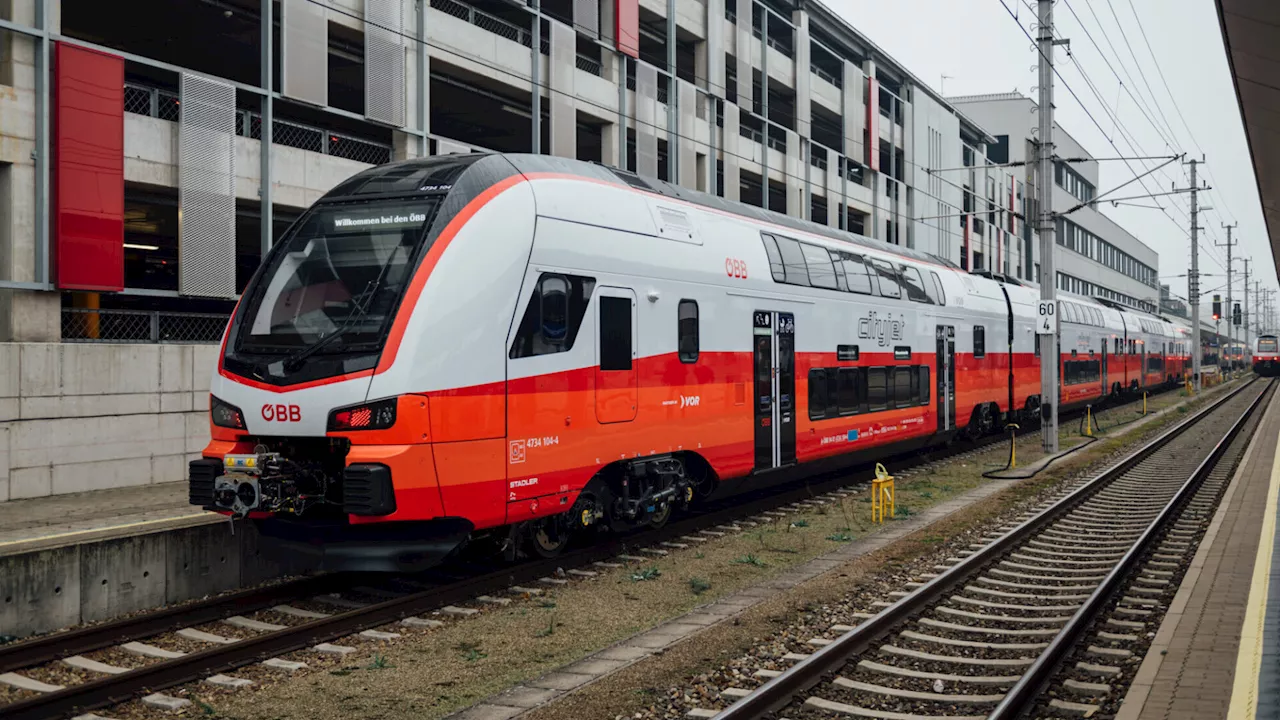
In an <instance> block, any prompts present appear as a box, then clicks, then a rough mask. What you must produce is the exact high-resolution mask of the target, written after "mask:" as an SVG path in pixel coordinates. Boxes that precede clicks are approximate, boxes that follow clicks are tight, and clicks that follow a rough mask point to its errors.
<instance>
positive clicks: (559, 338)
mask: <svg viewBox="0 0 1280 720" xmlns="http://www.w3.org/2000/svg"><path fill="white" fill-rule="evenodd" d="M595 284H596V280H595V278H589V277H582V276H580V275H560V274H558V273H543V274H542V276H541V277H539V278H538V284H537V285H536V286H535V287H534V289H533V294H532V295H531V296H530V297H529V304H528V306H526V307H525V311H524V318H523V319H521V320H520V329H519V330H518V331H517V332H516V339H515V342H513V343H512V344H511V352H510V354H509V355H508V357H510V358H511V359H512V360H514V359H516V358H523V357H533V356H535V355H551V354H553V353H560V352H565V351H567V350H570V349H572V348H573V341H574V339H575V338H577V337H578V329H579V328H580V327H582V318H583V317H584V316H585V315H586V313H587V303H589V302H590V301H591V291H592V290H593V289H594V288H595ZM627 322H628V324H630V322H631V304H630V302H629V301H628V302H627ZM630 337H631V335H630V331H628V334H627V338H628V339H627V343H628V344H630V342H631V340H630ZM628 357H630V351H629V350H628Z"/></svg>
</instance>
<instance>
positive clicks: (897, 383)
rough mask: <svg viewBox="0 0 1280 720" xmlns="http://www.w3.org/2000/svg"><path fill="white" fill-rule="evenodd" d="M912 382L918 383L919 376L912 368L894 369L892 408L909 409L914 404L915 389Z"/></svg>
mask: <svg viewBox="0 0 1280 720" xmlns="http://www.w3.org/2000/svg"><path fill="white" fill-rule="evenodd" d="M912 380H915V381H916V382H919V381H920V376H919V375H917V374H915V372H913V368H909V367H896V368H894V369H893V406H894V407H896V408H906V407H911V406H912V405H915V404H916V388H913V387H912Z"/></svg>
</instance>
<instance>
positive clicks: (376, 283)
mask: <svg viewBox="0 0 1280 720" xmlns="http://www.w3.org/2000/svg"><path fill="white" fill-rule="evenodd" d="M398 252H399V248H396V250H395V251H393V252H392V253H391V254H390V255H388V256H387V261H386V262H385V263H383V264H382V269H381V270H379V271H378V277H376V278H374V279H373V281H372V282H370V283H367V284H366V285H365V289H364V290H362V291H360V293H359V294H358V295H355V296H353V297H352V298H351V303H352V308H351V312H350V313H348V314H347V317H346V319H345V320H343V321H342V324H341V325H339V326H338V327H336V328H334V330H333V332H331V333H329V334H328V335H325V336H324V337H322V338H320V339H319V340H317V341H316V344H314V345H311V346H310V347H306V348H303V349H302V350H299V351H298V352H296V353H294V354H293V355H290V356H289V357H287V358H285V359H284V363H283V368H284V371H285V372H286V373H291V372H294V371H295V370H297V369H298V368H299V367H301V366H302V363H303V362H304V361H306V359H307V358H309V357H311V356H312V355H315V354H316V353H317V352H320V350H322V349H324V348H325V347H326V346H328V345H329V344H331V343H332V342H334V341H335V340H337V339H338V338H340V337H342V336H343V335H344V334H345V333H346V332H347V331H348V330H350V329H351V327H352V326H353V325H355V324H356V321H358V320H359V319H360V318H362V317H364V316H365V315H366V314H368V311H369V306H370V305H371V304H372V303H373V300H374V298H375V297H376V296H377V294H378V288H380V287H381V286H382V281H383V280H385V279H386V277H387V271H388V270H389V269H391V263H392V262H393V261H394V260H395V258H396V255H397V253H398ZM362 300H363V302H362Z"/></svg>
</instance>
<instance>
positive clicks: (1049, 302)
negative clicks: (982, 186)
mask: <svg viewBox="0 0 1280 720" xmlns="http://www.w3.org/2000/svg"><path fill="white" fill-rule="evenodd" d="M1039 10H1040V13H1039V14H1040V17H1039V27H1038V32H1039V33H1040V35H1039V38H1038V41H1039V49H1040V148H1039V149H1040V157H1039V162H1038V165H1039V174H1040V177H1039V178H1038V179H1037V184H1036V196H1037V199H1038V203H1037V204H1038V205H1039V206H1040V208H1039V210H1040V212H1039V215H1040V218H1039V219H1040V223H1039V225H1040V305H1041V308H1042V309H1041V310H1040V313H1041V314H1044V313H1045V312H1046V311H1047V312H1050V313H1052V316H1051V317H1050V318H1046V319H1048V320H1050V322H1049V323H1048V325H1047V327H1046V324H1045V321H1044V320H1042V321H1041V322H1040V325H1038V326H1037V332H1038V333H1039V337H1038V338H1036V340H1037V342H1039V343H1040V424H1041V428H1042V432H1041V433H1040V436H1041V439H1042V441H1043V447H1044V451H1045V452H1046V453H1056V452H1058V362H1059V361H1058V317H1057V315H1058V290H1057V288H1058V273H1057V270H1056V269H1055V267H1054V266H1055V264H1056V263H1054V258H1053V251H1054V240H1053V232H1054V217H1053V46H1054V45H1055V44H1057V43H1058V42H1066V41H1065V40H1062V41H1055V40H1054V39H1053V0H1039ZM1046 306H1047V307H1046ZM1046 330H1047V331H1046Z"/></svg>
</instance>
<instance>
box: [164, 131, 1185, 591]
mask: <svg viewBox="0 0 1280 720" xmlns="http://www.w3.org/2000/svg"><path fill="white" fill-rule="evenodd" d="M1038 301H1039V289H1038V288H1037V287H1035V286H1033V285H1031V284H1030V283H1027V282H1025V281H1020V280H1017V279H1014V278H1009V277H1003V276H1000V275H996V274H992V273H990V272H985V273H970V272H965V271H962V270H961V269H960V268H959V267H958V266H956V265H955V264H954V263H952V262H950V261H948V260H946V259H943V258H940V257H937V256H934V255H931V254H928V253H924V252H921V251H918V250H913V249H909V248H906V247H903V246H900V245H891V244H887V243H884V242H881V241H876V240H873V239H870V238H867V237H863V236H861V235H856V234H852V233H847V232H843V231H840V230H837V229H834V228H831V227H827V226H825V225H819V224H816V223H812V222H807V221H804V220H800V219H797V218H794V217H790V216H786V215H782V214H779V213H774V212H769V211H766V210H763V209H761V208H757V207H752V206H748V205H744V204H739V203H736V202H730V201H726V200H724V199H723V198H720V197H718V196H716V195H712V194H706V193H700V192H695V191H692V190H688V189H686V188H682V187H678V186H675V185H673V184H670V183H667V182H663V181H660V180H655V179H652V178H642V177H640V176H637V175H635V174H633V173H630V172H627V171H623V170H618V169H614V168H610V167H607V166H603V165H600V164H596V163H590V162H583V161H576V160H568V159H563V158H554V157H548V156H541V155H518V154H470V155H449V156H443V157H432V158H425V159H418V160H409V161H403V162H397V163H392V164H388V165H382V166H378V167H374V168H371V169H368V170H365V171H363V172H361V173H359V174H357V175H354V176H353V177H351V178H349V179H347V180H344V181H342V182H340V183H339V184H338V185H337V186H336V187H334V188H333V189H332V190H331V191H330V192H329V193H327V194H326V195H325V196H324V197H323V198H321V199H320V200H319V201H317V202H316V203H315V204H314V205H313V206H312V207H311V208H309V209H308V210H307V211H306V213H305V214H304V215H303V216H302V217H300V218H299V219H298V220H297V221H296V222H295V223H294V224H293V225H292V226H291V227H290V229H289V230H288V231H287V233H286V234H285V235H284V236H283V237H282V238H281V240H280V241H279V242H278V243H276V244H275V245H274V246H273V247H272V248H271V250H270V252H269V253H268V254H267V256H266V257H265V259H264V262H263V263H262V264H261V266H260V267H259V269H258V270H257V272H256V273H255V275H254V276H253V278H252V279H251V280H250V282H249V284H248V286H247V288H246V289H245V291H244V293H243V295H242V296H241V299H240V301H239V303H238V305H237V307H236V309H235V311H234V313H233V314H232V317H231V319H230V321H229V323H228V325H227V329H226V331H225V334H224V336H223V339H222V344H221V348H220V351H219V355H218V363H217V367H216V369H215V370H214V371H213V377H212V380H211V385H210V409H209V414H210V434H211V439H210V442H209V443H208V445H207V446H206V447H205V448H204V450H203V452H202V453H201V457H200V458H198V459H196V460H194V461H192V462H191V464H190V470H189V484H190V502H191V503H192V504H194V505H198V506H201V507H204V508H207V509H210V510H214V511H217V512H221V513H223V514H226V515H229V516H231V517H232V518H233V520H234V521H243V522H250V523H253V524H254V525H256V527H257V529H258V531H259V532H260V534H261V536H262V538H263V540H264V543H265V546H266V547H269V548H271V549H274V550H278V551H283V552H287V553H290V554H293V555H299V554H301V555H305V556H306V557H308V558H310V559H311V560H312V561H314V562H315V563H316V565H317V567H321V568H324V569H335V570H345V569H360V570H375V571H393V570H404V569H415V568H422V567H428V566H430V565H431V564H433V563H437V562H440V561H441V560H442V559H443V558H445V557H448V556H449V555H451V554H452V553H455V552H456V551H458V549H459V548H462V547H465V546H472V545H477V544H488V546H490V547H491V548H493V550H494V552H502V553H505V554H506V555H507V556H508V557H516V556H538V557H552V556H555V555H556V554H558V553H560V552H563V550H564V548H565V547H567V546H568V545H569V544H570V543H571V542H572V541H574V540H575V539H576V538H582V537H586V538H588V540H589V539H590V538H591V537H592V534H593V533H601V532H603V533H609V532H625V531H627V530H630V529H636V528H644V527H652V526H661V525H663V524H664V523H666V522H667V521H668V520H669V519H670V518H671V517H672V515H673V514H674V513H676V512H679V511H681V510H682V509H684V508H686V507H688V506H689V505H690V504H693V503H698V502H703V501H707V500H709V499H713V498H719V497H727V496H731V495H733V494H735V493H742V492H746V491H750V490H754V489H758V488H764V487H767V486H770V485H774V484H778V483H782V482H787V481H790V480H794V479H796V478H799V477H803V476H805V475H807V474H811V473H817V472H824V471H828V470H835V469H840V468H846V467H850V466H852V465H854V464H859V463H864V462H867V461H869V460H872V459H877V458H881V457H884V456H888V455H891V454H897V453H902V452H904V451H911V450H914V449H919V448H925V447H929V446H933V445H938V444H941V443H947V442H951V441H954V440H956V439H958V438H965V437H970V438H972V437H980V436H983V435H986V434H989V433H996V432H1004V430H1005V427H1006V424H1007V423H1010V422H1020V423H1023V424H1024V426H1025V425H1026V424H1027V423H1034V422H1036V421H1037V420H1038V418H1039V417H1040V415H1041V412H1042V405H1043V399H1042V398H1041V396H1040V363H1041V358H1040V351H1039V348H1038V345H1039V343H1037V341H1036V340H1037V326H1038V323H1041V322H1045V320H1044V319H1042V318H1040V317H1039V315H1038ZM1047 313H1049V314H1056V316H1057V321H1056V326H1051V327H1050V329H1051V330H1053V329H1055V327H1056V332H1057V334H1058V336H1059V341H1060V354H1061V356H1060V357H1059V358H1057V359H1056V361H1057V362H1058V363H1059V369H1060V371H1061V386H1060V388H1059V391H1058V393H1057V395H1058V397H1056V398H1053V399H1052V401H1054V402H1057V403H1059V406H1060V408H1062V409H1064V410H1065V409H1070V408H1073V407H1081V406H1083V405H1086V404H1093V403H1099V402H1103V401H1106V400H1107V399H1109V398H1112V397H1116V396H1120V395H1125V394H1131V393H1135V392H1140V391H1145V390H1149V389H1154V388H1158V387H1167V386H1170V385H1173V384H1176V383H1179V382H1181V381H1182V380H1183V379H1184V377H1185V376H1186V375H1187V374H1188V373H1189V372H1190V363H1191V355H1190V353H1191V346H1190V328H1189V327H1187V326H1185V324H1179V323H1177V322H1173V321H1171V320H1168V319H1164V318H1161V317H1159V316H1156V315H1149V314H1145V313H1141V312H1137V311H1134V310H1130V309H1125V308H1121V307H1118V306H1115V305H1113V304H1109V303H1106V302H1104V301H1099V300H1095V299H1091V298H1086V297H1081V296H1075V295H1070V294H1067V293H1059V300H1058V302H1057V305H1056V306H1051V309H1049V310H1047ZM1051 322H1052V321H1051Z"/></svg>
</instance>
